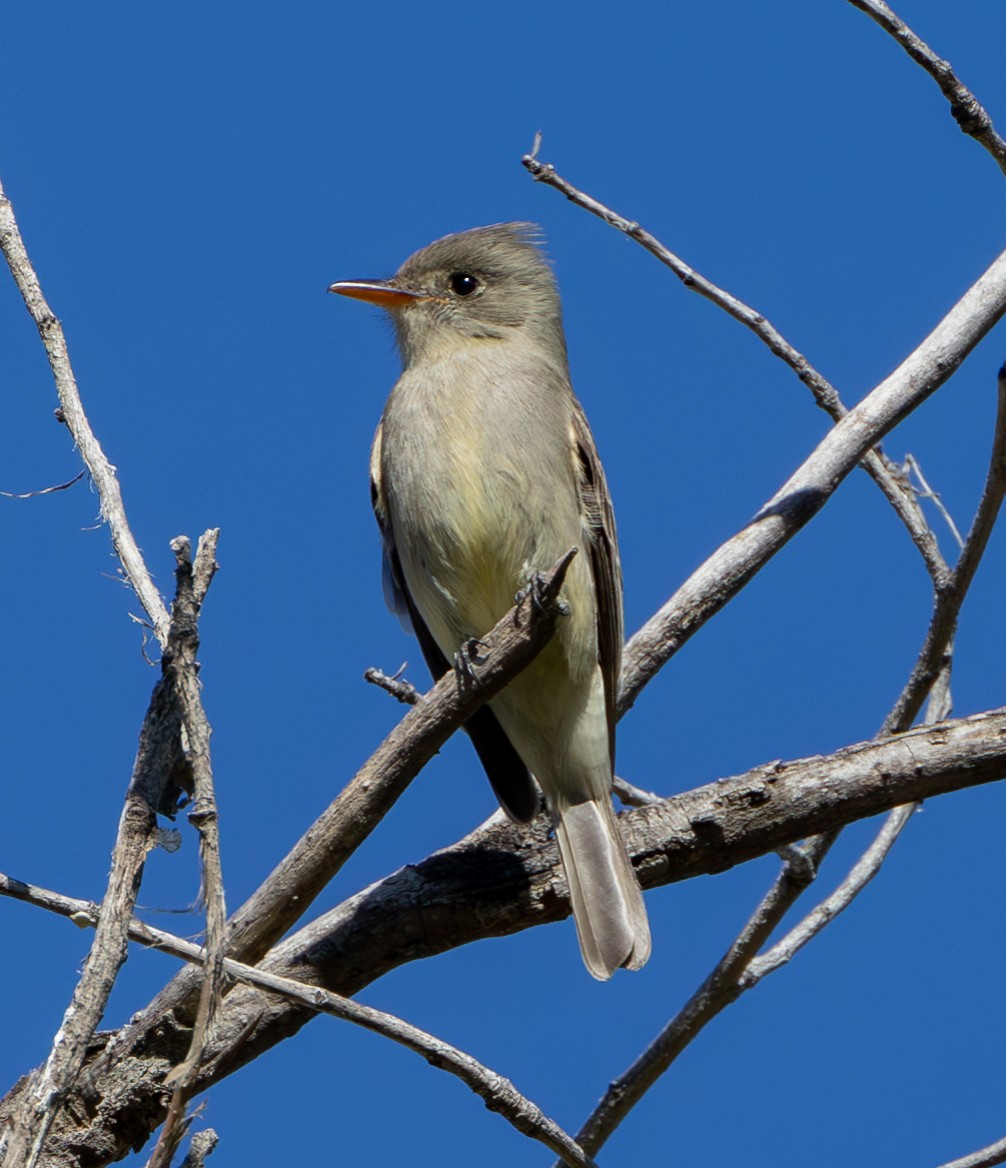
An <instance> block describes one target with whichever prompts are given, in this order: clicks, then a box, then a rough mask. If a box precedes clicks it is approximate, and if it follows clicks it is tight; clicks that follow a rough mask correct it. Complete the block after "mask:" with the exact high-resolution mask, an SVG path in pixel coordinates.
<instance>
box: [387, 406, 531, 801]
mask: <svg viewBox="0 0 1006 1168" xmlns="http://www.w3.org/2000/svg"><path fill="white" fill-rule="evenodd" d="M382 430H383V427H382V426H380V425H379V426H378V427H377V433H376V434H375V435H374V444H373V447H372V448H371V452H370V501H371V503H372V505H373V508H374V515H375V516H376V518H377V525H378V527H379V528H380V529H381V538H382V542H383V544H384V565H383V572H382V576H383V580H384V598H385V601H386V602H387V605H388V607H389V608H390V609H391V611H392V612H394V613H396V614H397V615H398V618H399V620H401V622H402V624H403V625H405V626H406V627H407V629H408V631H410V632H413V633H415V635H416V639H417V640H418V641H419V647H420V649H422V651H423V657H424V658H425V660H426V665H427V667H428V669H429V671H430V673H431V674H432V675H433V678H434V680H436V681H439V679H440V678H441V677H443V675H444V674H445V673H446V672H447V671H448V670H449V669H450V668H451V663H450V662H449V661H448V660H447V657H446V656H445V655H444V653H443V652H442V651H441V649H440V646H439V645H438V644H437V642H436V641H435V640H434V639H433V634H432V633H431V632H430V630H429V626H428V625H427V624H426V622H425V621H424V620H423V618H422V615H421V614H420V612H419V609H418V608H417V607H416V603H415V601H414V600H413V599H412V595H411V593H410V592H409V589H408V586H407V585H406V582H405V573H404V572H403V571H402V563H401V560H400V558H399V555H398V549H397V548H396V546H395V533H394V529H393V528H392V524H391V516H390V514H389V511H388V505H387V499H386V497H385V494H384V487H383V482H382V477H381V438H382ZM487 631H488V630H487ZM459 648H460V646H459ZM464 729H465V731H466V732H467V734H468V737H469V738H470V739H471V740H472V745H473V746H474V747H475V752H476V754H477V755H478V756H479V761H480V762H481V763H482V766H483V767H484V768H485V772H486V775H487V776H488V778H489V782H490V783H491V784H492V789H493V791H494V793H495V795H496V798H497V799H498V800H499V803H500V806H501V807H502V808H503V810H504V811H505V812H506V813H507V815H508V816H509V817H510V818H511V819H513V820H515V821H516V822H517V823H529V822H530V821H531V820H532V819H533V818H534V817H535V815H536V814H537V811H538V805H539V798H538V791H537V788H536V787H535V785H534V781H533V780H532V778H531V773H530V771H529V770H528V769H527V767H526V766H525V765H524V762H523V760H522V759H521V757H520V755H519V754H518V753H517V751H516V750H515V749H514V747H513V744H512V743H511V742H510V739H509V738H507V736H506V734H505V733H504V731H503V727H502V726H501V725H500V724H499V722H498V720H497V718H496V715H495V714H494V713H493V712H492V710H491V709H490V708H489V706H487V705H486V706H480V707H479V709H478V710H476V712H475V713H474V714H473V715H472V716H471V717H470V718H469V719H468V721H467V722H466V723H465V724H464Z"/></svg>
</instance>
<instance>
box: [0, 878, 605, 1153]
mask: <svg viewBox="0 0 1006 1168" xmlns="http://www.w3.org/2000/svg"><path fill="white" fill-rule="evenodd" d="M12 883H16V882H11V881H10V880H9V878H8V877H5V876H3V875H0V893H3V892H5V891H7V890H8V888H9V887H10V885H11V884H12ZM13 894H14V895H17V898H18V899H19V900H23V901H26V902H27V903H30V904H35V905H38V906H39V907H41V908H45V909H47V910H48V911H50V912H56V913H59V914H60V915H61V916H65V917H69V918H70V919H71V920H73V922H74V923H75V924H77V925H78V926H80V927H87V926H95V925H97V923H98V921H99V920H100V910H99V909H98V908H97V906H96V905H95V904H94V903H93V902H91V901H86V900H77V899H75V898H72V897H68V896H63V895H62V894H61V893H56V892H52V891H50V890H48V889H42V888H38V887H36V886H33V885H27V884H20V886H19V888H18V889H17V891H16V892H15V893H13ZM128 932H129V937H130V939H131V940H133V941H136V942H138V943H140V944H142V945H146V946H148V947H150V948H152V949H159V950H161V951H162V952H164V953H169V954H171V955H172V956H173V957H180V958H181V959H182V960H183V961H187V962H191V963H194V964H197V965H201V964H203V963H205V962H206V960H207V956H206V950H205V949H204V948H203V947H201V946H199V945H195V944H193V943H192V942H191V941H185V940H183V939H182V938H181V937H176V936H175V935H174V934H172V933H167V932H165V931H164V930H162V929H155V928H153V927H152V926H150V925H147V924H145V923H144V922H142V921H138V920H135V919H134V920H132V921H130V923H129V929H128ZM222 967H223V970H224V972H225V973H226V974H227V976H228V977H230V978H233V979H234V980H235V981H240V982H244V983H245V984H246V985H251V986H255V987H256V988H257V989H260V990H264V991H266V992H267V993H272V994H279V995H280V996H281V997H283V998H286V999H287V1000H288V1001H291V1002H295V1003H297V1004H298V1005H301V1006H307V1007H308V1008H310V1009H311V1010H314V1011H317V1012H318V1013H323V1014H331V1015H333V1016H334V1017H336V1018H342V1019H344V1020H345V1021H347V1022H352V1023H354V1024H355V1025H357V1026H361V1027H363V1029H365V1030H370V1031H372V1032H373V1033H375V1034H380V1035H382V1036H383V1037H385V1038H390V1039H391V1040H392V1041H393V1042H396V1043H398V1044H399V1045H400V1046H404V1047H406V1048H407V1049H409V1050H411V1051H414V1052H415V1053H416V1054H420V1055H422V1056H423V1058H424V1059H426V1061H427V1062H428V1063H430V1064H431V1066H434V1067H438V1068H440V1069H441V1070H444V1071H448V1072H449V1073H450V1074H452V1075H454V1076H456V1077H457V1078H458V1079H460V1080H461V1081H462V1082H463V1083H464V1084H465V1085H466V1086H468V1087H469V1088H470V1089H471V1090H472V1091H474V1092H475V1094H476V1095H478V1096H480V1097H481V1098H482V1099H483V1100H484V1101H485V1104H486V1106H487V1107H488V1108H489V1110H490V1111H495V1112H497V1113H498V1114H500V1115H502V1116H503V1118H504V1119H506V1120H507V1121H508V1122H509V1123H510V1124H512V1125H513V1126H514V1127H515V1128H516V1129H517V1130H518V1131H519V1132H522V1133H523V1134H524V1135H527V1136H531V1138H532V1139H535V1140H538V1141H539V1142H540V1143H542V1144H544V1145H545V1146H546V1147H547V1148H549V1149H550V1150H551V1151H552V1152H554V1153H556V1155H558V1156H560V1157H562V1162H563V1163H564V1164H569V1165H574V1166H577V1168H594V1162H593V1161H592V1160H591V1159H590V1157H589V1156H587V1155H585V1154H584V1152H583V1150H582V1149H581V1148H580V1147H578V1146H577V1144H576V1142H575V1141H574V1140H572V1139H571V1138H570V1137H569V1135H567V1133H566V1132H564V1131H563V1130H562V1128H561V1127H559V1125H558V1124H556V1123H555V1122H554V1121H553V1120H551V1119H549V1118H548V1116H546V1115H545V1114H544V1112H542V1111H541V1110H540V1108H538V1107H537V1106H536V1105H535V1104H534V1103H532V1102H531V1100H529V1099H528V1098H526V1096H524V1095H522V1094H521V1093H520V1092H519V1091H518V1090H517V1088H516V1087H514V1085H513V1083H511V1082H510V1080H509V1079H506V1078H504V1077H503V1076H502V1075H499V1074H497V1073H496V1072H495V1071H493V1070H491V1069H490V1068H489V1067H487V1066H485V1065H484V1064H483V1063H480V1062H479V1061H478V1060H477V1059H474V1058H472V1056H471V1055H469V1054H466V1053H465V1052H464V1051H462V1050H459V1049H458V1048H457V1047H455V1046H452V1045H451V1044H450V1043H447V1042H444V1041H443V1040H442V1039H439V1038H436V1037H435V1036H434V1035H432V1034H429V1033H427V1032H426V1031H425V1030H420V1029H419V1028H418V1027H416V1026H413V1025H411V1024H410V1023H408V1022H406V1021H404V1020H403V1019H401V1018H398V1017H396V1016H395V1015H394V1014H388V1013H386V1012H385V1011H383V1010H377V1009H374V1008H373V1007H372V1006H364V1005H362V1004H361V1003H359V1002H354V1001H352V1000H351V999H350V998H346V997H343V996H342V995H341V994H336V993H332V992H330V991H327V990H324V989H321V988H319V987H318V986H312V985H308V984H306V983H305V982H301V981H297V980H295V979H293V978H289V977H281V976H278V975H276V974H272V973H268V972H266V971H264V970H261V969H256V968H254V967H253V966H250V965H245V964H244V963H242V962H239V961H234V960H232V959H231V958H225V959H224V960H223V962H222ZM150 1165H151V1168H152V1165H153V1158H151V1161H150Z"/></svg>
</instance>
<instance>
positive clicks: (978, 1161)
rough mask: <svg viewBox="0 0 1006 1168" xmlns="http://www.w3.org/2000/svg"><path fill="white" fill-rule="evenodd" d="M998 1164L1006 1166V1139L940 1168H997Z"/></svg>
mask: <svg viewBox="0 0 1006 1168" xmlns="http://www.w3.org/2000/svg"><path fill="white" fill-rule="evenodd" d="M996 1164H1006V1138H1003V1139H1001V1140H997V1141H996V1143H994V1144H989V1146H988V1147H987V1148H982V1149H981V1150H980V1151H977V1152H972V1153H971V1155H970V1156H961V1158H960V1159H959V1160H950V1161H948V1162H947V1163H946V1164H941V1165H940V1168H995V1165H996Z"/></svg>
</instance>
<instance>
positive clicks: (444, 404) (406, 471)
mask: <svg viewBox="0 0 1006 1168" xmlns="http://www.w3.org/2000/svg"><path fill="white" fill-rule="evenodd" d="M480 350H481V351H480ZM569 394H570V391H569V389H568V386H567V385H565V384H564V383H563V382H561V381H559V380H558V379H557V378H554V377H553V378H551V379H550V378H549V377H548V376H543V375H542V370H541V369H540V367H538V368H536V367H535V366H534V363H531V365H530V367H529V366H527V365H524V364H521V363H520V362H517V361H514V360H512V359H509V356H508V354H507V353H506V352H505V347H503V346H493V345H492V344H491V343H489V346H488V347H487V345H486V343H485V342H483V343H481V345H479V344H478V343H476V344H475V345H474V346H473V351H471V352H468V351H464V352H460V353H456V354H451V355H450V356H448V357H446V358H444V359H441V360H438V361H436V362H431V363H429V364H426V365H422V366H420V367H419V368H411V369H408V370H406V371H405V373H404V374H403V375H402V378H401V380H400V381H399V383H398V385H396V387H395V389H394V391H393V393H392V396H391V398H390V399H389V401H388V405H387V407H386V410H385V415H384V423H383V438H382V458H381V461H382V481H383V484H384V490H385V495H386V498H387V503H388V509H389V513H390V520H391V525H392V530H393V532H394V536H395V543H396V546H397V548H398V553H399V556H400V558H401V560H402V566H403V570H404V572H405V575H406V579H407V582H408V585H409V589H410V591H411V592H412V595H413V597H414V599H415V600H416V602H417V604H418V606H419V608H420V611H421V612H422V613H423V616H424V617H425V619H426V620H427V621H428V622H429V623H430V625H431V629H432V631H433V632H434V635H435V636H436V638H437V640H438V641H441V642H442V640H443V639H447V640H448V642H449V643H450V644H451V650H452V651H453V648H455V647H456V646H457V644H458V643H459V641H460V639H462V638H463V637H466V636H477V635H479V634H480V633H482V632H485V631H486V630H487V629H489V628H491V627H492V625H493V624H494V623H495V622H496V621H497V620H498V619H499V617H500V616H501V615H502V614H503V613H504V612H505V611H506V610H507V608H509V606H510V605H511V604H512V603H513V598H514V594H515V592H516V591H517V590H518V589H519V588H521V587H523V586H524V585H525V584H526V582H527V579H528V576H529V575H530V573H532V572H534V571H538V570H541V569H543V568H546V567H548V566H550V565H551V563H552V562H553V561H554V560H555V559H557V558H558V556H559V555H561V554H562V553H563V552H564V551H566V550H568V548H569V547H571V546H574V545H576V544H579V543H580V542H582V539H581V519H580V510H579V502H578V498H577V493H576V486H575V482H574V479H573V472H572V462H571V457H570V451H569V438H568V433H569V429H568V408H569V407H568V401H569V397H568V395H569Z"/></svg>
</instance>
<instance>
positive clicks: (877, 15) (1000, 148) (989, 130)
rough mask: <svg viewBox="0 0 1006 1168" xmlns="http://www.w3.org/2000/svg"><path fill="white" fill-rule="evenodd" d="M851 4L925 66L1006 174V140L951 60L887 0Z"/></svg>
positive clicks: (966, 129) (963, 124) (957, 114)
mask: <svg viewBox="0 0 1006 1168" xmlns="http://www.w3.org/2000/svg"><path fill="white" fill-rule="evenodd" d="M849 3H850V4H851V5H852V6H853V8H858V9H859V10H860V12H865V13H866V15H867V16H869V17H870V19H871V20H875V21H876V22H877V24H879V25H880V27H881V28H882V29H884V31H885V32H889V33H890V34H891V36H892V37H894V39H895V40H896V41H897V42H898V44H900V45H901V47H902V48H903V49H904V50H905V52H906V53H907V54H908V55H909V56H910V57H911V58H912V60H913V61H914V62H915V63H916V64H917V65H921V66H922V68H923V69H925V71H926V72H927V73H928V74H929V76H930V77H932V79H933V80H934V81H935V82H936V84H937V85H938V86H939V87H940V92H941V93H942V94H943V96H944V97H945V98H946V99H947V101H949V102H950V112H951V113H952V114H953V116H954V121H955V122H956V123H957V124H958V126H960V128H961V130H962V131H963V132H964V133H965V134H968V135H969V136H970V137H972V138H974V140H975V141H976V142H977V143H978V144H979V145H980V146H984V147H985V149H986V150H987V151H988V152H989V154H991V155H992V157H993V158H994V159H995V160H996V163H997V164H998V166H999V169H1000V170H1001V171H1002V172H1003V174H1006V142H1004V141H1003V139H1002V138H1000V137H999V135H998V134H997V133H996V130H995V127H994V126H993V125H992V119H991V118H990V117H989V115H988V114H987V113H986V111H985V109H984V108H983V106H982V105H981V103H980V102H979V101H978V98H976V97H975V95H974V94H973V93H972V92H971V90H970V89H968V87H967V86H966V85H965V84H964V83H963V82H962V81H961V80H960V79H959V78H958V76H957V74H956V73H955V72H954V70H953V68H952V67H951V65H950V62H949V61H944V60H942V59H941V58H940V57H938V56H937V55H936V54H935V53H934V52H933V50H932V49H931V48H930V47H929V46H928V45H927V44H926V42H925V41H924V40H922V39H921V37H918V36H916V34H915V33H914V32H912V30H911V29H910V28H909V27H908V25H907V24H905V22H904V21H903V20H901V19H900V18H899V17H898V16H896V15H895V14H894V12H893V11H892V10H891V9H890V8H889V7H888V6H887V5H886V4H885V3H884V2H883V0H849Z"/></svg>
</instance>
